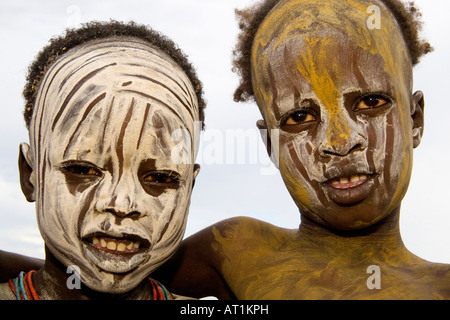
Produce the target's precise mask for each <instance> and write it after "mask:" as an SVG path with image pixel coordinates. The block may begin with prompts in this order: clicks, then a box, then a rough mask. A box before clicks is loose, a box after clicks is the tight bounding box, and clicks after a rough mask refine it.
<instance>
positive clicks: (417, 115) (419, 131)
mask: <svg viewBox="0 0 450 320" xmlns="http://www.w3.org/2000/svg"><path fill="white" fill-rule="evenodd" d="M424 107H425V99H424V97H423V92H422V91H417V92H415V93H414V94H413V97H412V103H411V118H412V122H413V127H412V132H413V147H414V148H417V147H418V146H419V144H420V141H422V135H423V128H424V125H425V121H424Z"/></svg>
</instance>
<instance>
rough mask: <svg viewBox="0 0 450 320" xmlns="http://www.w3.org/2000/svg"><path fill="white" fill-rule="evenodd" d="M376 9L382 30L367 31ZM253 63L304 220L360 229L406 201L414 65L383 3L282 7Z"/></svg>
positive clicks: (300, 0)
mask: <svg viewBox="0 0 450 320" xmlns="http://www.w3.org/2000/svg"><path fill="white" fill-rule="evenodd" d="M372 5H376V6H378V7H379V8H380V19H381V21H380V24H379V26H380V27H379V28H376V29H371V28H368V26H367V20H368V19H369V18H370V12H369V11H368V8H369V7H370V6H372ZM251 65H252V83H253V89H254V92H255V98H256V101H257V103H258V106H259V108H260V110H261V113H262V115H263V117H264V120H265V122H266V124H267V127H268V129H269V130H273V129H280V135H279V167H280V172H281V174H282V177H283V179H284V182H285V184H286V187H287V188H288V190H289V192H290V193H291V195H292V197H293V199H294V201H295V202H296V204H297V205H298V207H299V208H300V211H301V213H302V214H306V215H308V216H310V217H311V218H313V219H315V220H316V221H318V222H320V223H323V224H327V225H331V226H333V227H337V228H342V229H355V228H362V227H365V226H368V225H371V224H373V223H375V222H377V221H379V220H380V219H382V218H383V217H385V216H386V215H387V214H389V213H390V212H391V211H392V210H393V209H394V208H395V207H397V206H398V205H399V204H400V201H401V199H402V198H403V196H404V194H405V193H406V189H407V185H408V183H409V178H410V172H411V167H412V138H411V137H412V126H411V112H410V105H411V90H412V64H411V60H410V57H409V53H408V51H407V49H406V45H405V42H404V40H403V36H402V34H401V31H400V29H399V27H398V25H397V22H396V21H395V19H394V18H393V16H392V14H391V13H390V11H389V10H388V9H387V8H385V7H384V5H383V4H382V3H381V2H379V1H356V0H349V1H338V0H331V1H324V0H315V1H311V0H293V1H287V0H286V1H280V3H278V4H277V5H276V6H275V7H274V8H273V10H272V11H271V12H270V13H269V15H268V16H267V17H266V19H265V20H264V21H263V22H262V24H261V25H260V27H259V30H258V31H257V33H256V36H255V40H254V43H253V49H252V61H251ZM366 103H368V104H369V105H370V106H368V105H367V104H366ZM277 145H278V144H277ZM374 208H377V209H378V210H374Z"/></svg>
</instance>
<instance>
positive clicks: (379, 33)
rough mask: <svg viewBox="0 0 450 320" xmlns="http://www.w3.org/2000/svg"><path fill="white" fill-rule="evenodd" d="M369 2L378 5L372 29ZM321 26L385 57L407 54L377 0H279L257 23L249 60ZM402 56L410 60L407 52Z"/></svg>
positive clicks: (389, 16)
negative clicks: (257, 27) (377, 24)
mask: <svg viewBox="0 0 450 320" xmlns="http://www.w3.org/2000/svg"><path fill="white" fill-rule="evenodd" d="M371 6H376V7H377V9H379V20H380V24H379V27H378V26H377V28H373V29H372V28H369V27H368V21H369V20H370V19H371V18H374V17H371V15H372V14H373V12H372V11H370V8H371ZM324 29H328V30H336V31H338V32H339V33H342V34H345V35H346V36H347V37H348V38H349V39H350V40H351V41H352V42H354V43H355V45H357V46H358V47H361V48H363V49H364V50H366V51H369V52H371V53H372V54H381V55H384V56H385V57H387V56H393V55H397V57H398V54H402V55H404V54H405V53H406V54H407V50H406V44H405V41H404V40H403V36H402V33H401V30H400V28H399V26H398V23H397V21H396V20H395V18H394V17H393V15H392V13H391V12H390V11H389V10H388V9H387V8H386V7H385V6H384V4H383V3H382V2H381V1H378V0H374V1H366V0H346V1H342V0H282V1H280V2H279V3H278V4H277V5H276V6H275V7H274V8H273V9H272V11H271V12H270V13H269V15H268V16H267V17H266V18H265V20H264V21H263V22H262V23H261V25H260V27H259V29H258V32H257V34H256V36H255V40H254V43H253V56H252V58H253V59H252V60H253V61H254V62H256V61H257V60H258V57H259V58H261V57H262V56H263V55H264V52H267V49H269V50H275V49H277V48H278V47H279V46H280V45H282V44H283V43H286V41H289V40H291V39H295V38H297V37H299V36H304V35H305V34H309V35H311V34H315V32H316V31H319V30H324ZM401 43H403V44H404V45H403V46H402V45H399V44H401ZM393 51H395V52H393ZM406 58H407V59H406V60H407V62H409V64H410V59H409V57H408V54H407V55H406ZM392 64H394V63H393V61H392Z"/></svg>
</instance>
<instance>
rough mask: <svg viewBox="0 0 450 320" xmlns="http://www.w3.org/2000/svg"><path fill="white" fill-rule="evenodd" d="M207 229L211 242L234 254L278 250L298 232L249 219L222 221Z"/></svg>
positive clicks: (240, 218) (237, 218) (238, 218)
mask: <svg viewBox="0 0 450 320" xmlns="http://www.w3.org/2000/svg"><path fill="white" fill-rule="evenodd" d="M209 228H210V232H211V233H212V235H213V238H214V239H213V242H215V243H216V244H217V245H220V246H221V247H232V248H233V252H234V253H237V252H238V251H239V250H242V251H253V250H255V249H257V248H258V249H260V248H262V247H266V248H273V249H276V250H279V249H280V247H283V246H286V245H287V244H288V243H290V242H291V240H292V239H293V238H295V237H296V236H297V232H298V231H297V230H290V229H285V228H281V227H278V226H275V225H272V224H270V223H267V222H264V221H261V220H257V219H254V218H249V217H235V218H231V219H227V220H223V221H221V222H218V223H216V224H214V225H212V226H211V227H209Z"/></svg>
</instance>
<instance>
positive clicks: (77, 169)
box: [61, 163, 102, 178]
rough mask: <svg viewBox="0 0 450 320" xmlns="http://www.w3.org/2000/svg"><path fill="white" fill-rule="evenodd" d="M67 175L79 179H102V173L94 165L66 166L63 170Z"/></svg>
mask: <svg viewBox="0 0 450 320" xmlns="http://www.w3.org/2000/svg"><path fill="white" fill-rule="evenodd" d="M61 170H62V171H63V172H64V173H65V174H70V175H72V176H79V177H86V178H89V177H100V176H102V172H101V170H100V169H98V168H97V167H96V166H94V165H92V164H85V163H83V164H66V165H64V166H63V167H62V169H61Z"/></svg>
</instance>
